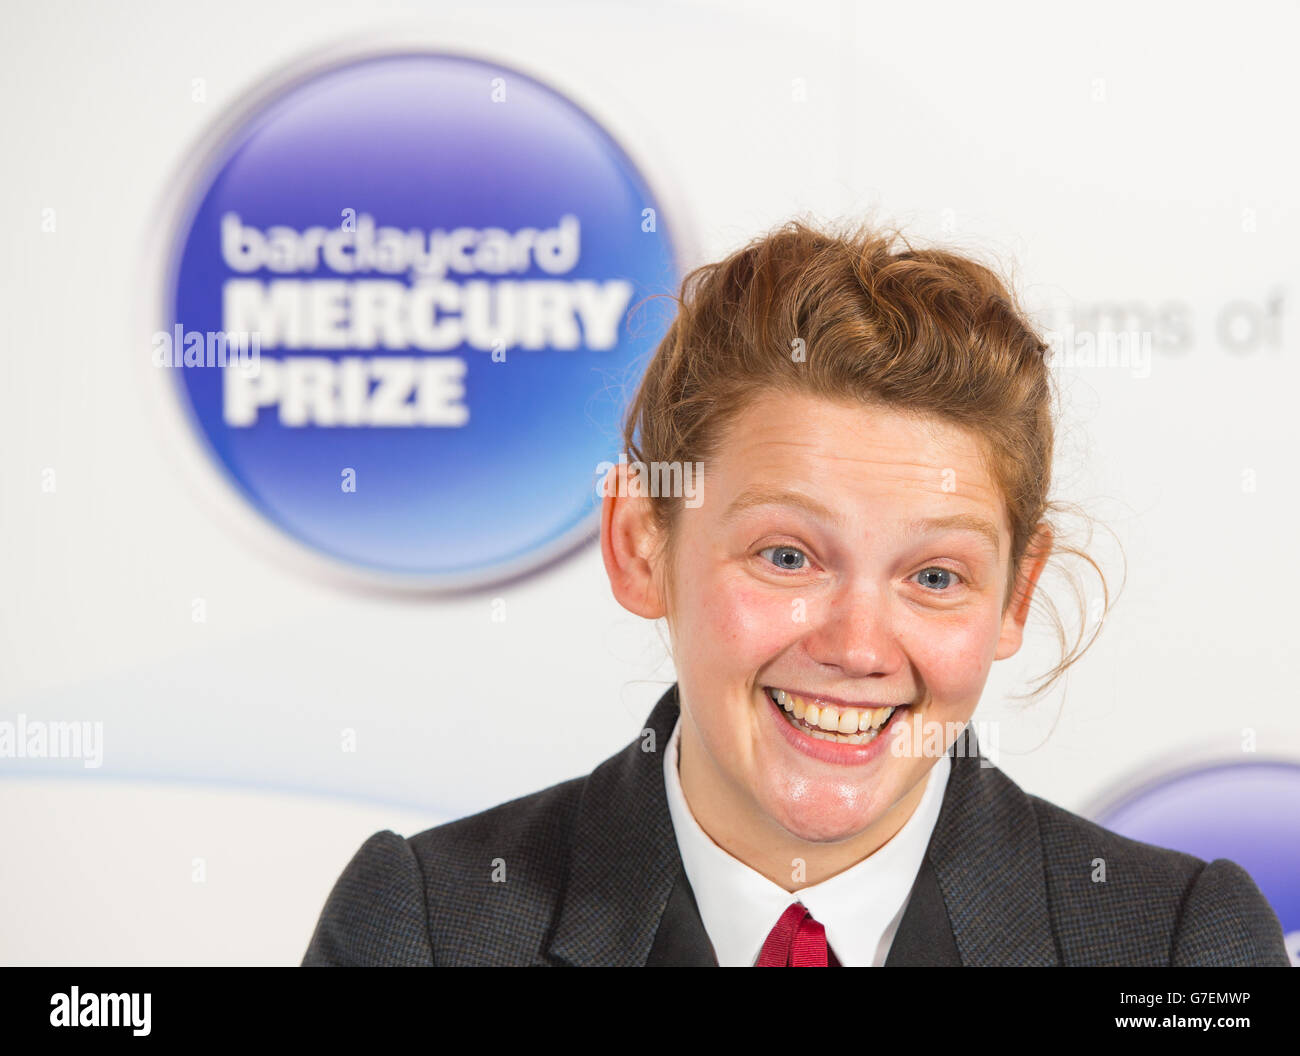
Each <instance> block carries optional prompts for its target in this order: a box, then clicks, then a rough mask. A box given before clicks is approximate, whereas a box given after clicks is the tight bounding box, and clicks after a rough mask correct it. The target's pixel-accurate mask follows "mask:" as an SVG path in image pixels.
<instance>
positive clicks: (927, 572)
mask: <svg viewBox="0 0 1300 1056" xmlns="http://www.w3.org/2000/svg"><path fill="white" fill-rule="evenodd" d="M936 574H937V575H940V576H957V573H956V572H952V571H950V570H949V569H946V568H939V567H937V566H936V567H933V568H923V569H922V570H921V571H920V572H918V573H917V575H918V576H930V577H933V576H934V575H936ZM957 578H958V579H960V578H961V577H960V576H957ZM945 583H946V581H945V582H944V583H939V584H936V583H935V582H934V580H933V578H931V579H930V581H929V583H928V584H926V585H928V586H943V585H945ZM931 593H934V594H946V593H948V592H947V591H946V590H936V591H931Z"/></svg>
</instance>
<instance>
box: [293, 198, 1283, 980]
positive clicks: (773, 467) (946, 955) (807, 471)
mask: <svg viewBox="0 0 1300 1056" xmlns="http://www.w3.org/2000/svg"><path fill="white" fill-rule="evenodd" d="M896 241H897V236H886V235H883V234H878V233H876V232H873V231H871V230H870V229H867V228H861V229H857V230H853V231H849V232H846V233H827V232H823V231H819V230H816V229H814V228H812V227H810V226H808V225H806V224H804V223H802V222H798V221H794V222H791V223H790V224H787V225H785V226H784V227H783V228H781V229H779V230H777V231H775V232H773V233H771V234H769V235H768V236H766V237H764V238H761V239H758V240H756V241H755V242H753V243H752V244H750V245H749V246H747V247H745V248H744V249H742V250H740V251H738V252H736V253H734V254H732V255H731V256H729V257H728V258H726V259H725V260H722V261H720V262H718V263H715V264H711V265H708V266H706V267H703V268H700V269H697V270H696V271H695V272H693V273H692V274H691V275H690V276H688V277H687V279H686V281H685V283H684V284H683V289H682V296H681V297H680V298H679V313H678V315H677V318H676V320H675V322H674V323H673V326H672V328H671V329H670V330H669V332H668V334H667V335H666V337H665V338H664V340H663V342H662V343H661V345H660V347H659V349H658V351H657V353H656V355H655V357H654V359H653V361H652V362H651V364H650V366H649V368H648V371H647V373H646V375H645V377H644V379H643V380H642V382H641V385H640V389H639V391H638V393H637V395H636V398H635V400H634V402H633V404H632V406H631V408H630V410H629V413H628V417H627V421H626V424H625V435H624V441H625V444H626V447H627V450H628V452H629V454H630V456H632V457H631V459H630V460H627V461H629V463H630V464H628V465H624V464H622V462H621V463H620V465H619V466H616V467H614V468H613V469H611V470H610V472H609V475H608V477H607V478H606V480H605V485H604V495H605V497H604V500H603V503H604V504H603V509H602V521H601V552H602V554H603V557H604V563H605V568H606V570H607V572H608V575H609V581H610V585H611V588H612V589H613V592H614V595H615V597H616V598H617V599H618V601H619V602H620V604H622V605H623V606H624V607H625V608H627V609H628V610H630V611H631V612H634V613H636V614H637V615H639V616H643V617H645V618H646V619H649V620H657V619H659V618H661V617H663V618H665V619H666V621H667V625H668V629H669V634H670V639H671V648H672V658H673V662H674V665H675V668H676V671H677V675H678V680H677V683H676V684H675V685H674V686H672V688H670V689H669V690H668V692H666V693H665V694H664V696H663V697H662V699H661V700H660V701H659V703H658V704H657V705H656V707H655V709H654V711H653V712H652V713H651V715H650V717H649V719H648V720H647V722H646V728H645V730H644V731H643V732H642V735H641V736H640V737H638V738H637V739H636V740H635V741H634V742H633V743H632V744H630V745H629V746H628V747H627V748H625V749H624V750H623V751H621V752H619V753H618V754H617V755H615V756H614V757H612V758H611V759H608V760H607V761H605V762H604V763H603V764H601V765H600V766H598V767H597V768H596V769H595V770H594V771H593V772H592V773H591V774H589V775H588V776H586V777H583V778H578V779H575V780H572V781H567V782H564V783H563V784H559V785H556V786H554V787H552V788H549V789H546V790H544V791H541V792H537V793H535V794H533V795H529V796H525V797H523V798H521V799H517V800H514V801H512V802H509V803H506V804H503V805H501V806H498V807H495V808H493V809H491V810H488V811H485V812H483V813H480V814H477V815H475V816H473V817H469V818H464V819H462V820H460V821H455V822H452V823H450V824H447V825H441V826H438V827H436V828H433V829H429V830H428V831H426V832H422V833H420V834H418V835H416V836H412V837H410V838H403V837H401V836H398V835H396V834H395V833H392V832H380V833H377V834H375V835H374V836H372V837H371V838H370V839H369V840H367V841H366V843H365V844H364V845H363V846H362V847H361V849H360V851H358V853H357V855H356V856H355V857H354V859H353V860H352V862H351V863H350V864H349V865H348V866H347V868H346V869H345V870H344V872H343V874H342V876H341V877H340V878H339V880H338V883H337V884H336V886H335V888H334V890H333V892H332V894H331V895H330V898H329V901H328V903H327V904H326V906H325V908H324V911H323V912H322V914H321V917H320V921H319V924H318V925H317V928H316V931H315V934H314V935H313V937H312V939H311V943H310V946H309V948H308V950H307V953H306V956H305V958H304V961H303V963H304V964H306V965H345V964H346V965H351V964H373V965H378V964H388V965H429V964H438V965H473V964H498V965H507V964H525V965H526V964H537V965H547V964H571V965H714V964H721V965H742V966H751V965H758V966H786V965H793V966H826V967H834V966H838V965H848V966H855V965H918V964H949V965H1193V964H1196V965H1211V964H1213V965H1245V964H1260V965H1264V964H1276V965H1279V966H1282V965H1286V964H1287V963H1288V962H1287V956H1286V952H1285V949H1284V945H1283V938H1282V931H1281V926H1280V924H1279V922H1278V919H1277V917H1276V916H1275V915H1274V913H1273V912H1272V910H1271V908H1270V907H1269V905H1268V903H1267V902H1266V901H1265V900H1264V898H1263V896H1262V895H1261V894H1260V892H1259V890H1258V888H1257V887H1256V886H1255V884H1254V883H1253V882H1252V881H1251V879H1250V877H1249V876H1248V875H1247V873H1246V872H1245V871H1244V870H1242V869H1241V868H1240V867H1239V866H1237V865H1235V864H1234V863H1232V862H1230V861H1227V860H1224V859H1219V860H1216V861H1213V862H1210V863H1206V862H1204V861H1202V860H1200V859H1197V858H1194V857H1191V856H1190V855H1186V854H1182V853H1178V852H1176V851H1172V850H1165V849H1162V848H1158V847H1153V846H1150V845H1147V844H1142V843H1137V842H1135V841H1133V840H1129V839H1125V838H1123V837H1121V836H1118V835H1116V834H1115V833H1112V832H1109V831H1107V830H1105V829H1103V828H1100V827H1099V826H1097V825H1094V824H1092V823H1090V822H1088V821H1086V820H1085V819H1083V818H1081V817H1078V816H1076V815H1074V814H1071V813H1069V812H1067V811H1065V810H1062V809H1060V808H1059V807H1056V806H1053V805H1052V804H1050V803H1047V802H1045V801H1044V800H1042V799H1039V798H1037V797H1035V796H1031V795H1028V794H1027V793H1025V792H1023V791H1021V789H1020V788H1019V787H1017V785H1016V784H1015V783H1013V782H1012V781H1011V780H1009V779H1008V778H1007V777H1006V776H1005V775H1003V774H1002V773H1001V772H1000V771H999V770H998V769H997V768H996V767H995V766H992V765H990V764H989V761H988V760H987V759H986V758H984V757H982V756H981V755H980V754H979V750H978V745H977V743H976V740H975V738H974V736H973V731H972V730H971V729H970V728H969V727H968V726H967V725H966V724H967V723H968V722H969V720H970V718H971V715H972V713H973V712H974V710H975V707H976V704H977V703H978V702H979V698H980V694H981V692H982V691H983V688H984V685H985V682H986V680H987V678H988V674H989V670H990V667H991V665H992V663H993V661H994V660H1000V659H1004V658H1006V657H1009V656H1011V655H1013V654H1014V653H1015V652H1016V651H1017V650H1018V649H1019V648H1020V644H1021V637H1022V633H1023V629H1024V626H1025V621H1026V618H1027V616H1028V612H1029V607H1030V603H1031V601H1032V599H1033V597H1034V592H1035V588H1036V585H1037V583H1038V580H1039V576H1040V574H1041V573H1042V571H1043V569H1044V567H1045V565H1046V563H1047V561H1048V560H1049V558H1050V557H1051V556H1052V555H1053V554H1054V553H1060V552H1062V551H1065V550H1068V549H1069V548H1066V547H1063V546H1062V545H1061V544H1060V543H1059V541H1057V540H1055V538H1054V533H1053V529H1052V525H1051V522H1050V519H1049V517H1048V513H1049V512H1050V511H1051V510H1053V509H1055V508H1056V507H1055V504H1050V503H1049V502H1048V487H1049V482H1050V476H1051V468H1052V450H1053V431H1054V426H1053V416H1052V408H1051V395H1052V390H1051V385H1050V374H1049V370H1048V366H1047V364H1046V363H1045V362H1044V352H1045V350H1046V346H1045V345H1044V343H1043V341H1042V340H1041V338H1040V337H1039V335H1038V334H1036V333H1035V331H1034V329H1033V327H1032V326H1031V325H1030V324H1029V322H1028V321H1027V320H1026V318H1025V317H1024V315H1023V314H1022V313H1021V312H1020V311H1019V309H1018V308H1017V307H1016V306H1015V304H1014V301H1013V299H1012V296H1011V294H1010V293H1009V292H1008V290H1007V289H1006V288H1005V287H1004V286H1003V284H1002V283H1001V281H1000V280H999V279H998V278H997V277H996V276H995V275H994V274H993V273H992V272H991V271H989V270H987V269H986V268H984V267H983V266H981V265H980V264H977V263H975V262H973V261H971V260H968V259H965V258H964V257H962V256H959V255H956V254H954V253H951V252H945V251H938V250H925V251H917V250H912V249H910V248H907V249H904V250H899V249H898V248H897V247H896V244H895V243H896ZM656 466H657V467H658V468H659V469H660V470H664V469H665V468H667V470H669V471H673V472H675V473H676V474H677V475H676V476H674V475H673V472H668V473H661V476H660V479H661V480H674V479H675V480H681V479H683V477H682V476H681V471H682V470H683V469H686V468H689V467H694V466H700V467H702V476H701V477H700V478H699V481H698V482H697V483H702V485H703V487H702V492H701V493H700V494H698V495H697V497H696V499H694V500H692V501H689V502H688V501H685V500H684V497H683V495H682V494H680V493H678V494H675V495H673V494H663V493H662V491H661V490H660V489H650V488H647V487H645V486H644V485H645V484H646V480H645V479H644V478H640V477H639V475H638V473H636V472H634V469H636V468H645V467H656ZM638 485H641V486H638ZM701 499H702V501H700V500H701ZM1084 556H1086V555H1084ZM1062 640H1063V641H1064V638H1063V639H1062ZM1078 644H1079V643H1078V642H1076V644H1075V650H1074V651H1073V652H1072V653H1071V654H1069V655H1067V656H1065V657H1063V659H1062V662H1061V664H1060V665H1059V666H1058V667H1057V668H1056V670H1055V671H1053V672H1051V673H1050V674H1049V677H1048V678H1047V679H1046V683H1045V685H1044V686H1042V687H1040V689H1041V688H1046V686H1047V685H1050V684H1051V683H1052V682H1053V681H1055V679H1056V678H1058V677H1059V676H1060V675H1061V673H1062V672H1063V671H1064V670H1065V669H1066V668H1067V667H1068V666H1069V665H1070V664H1071V663H1073V662H1074V661H1075V660H1076V659H1077V658H1078V656H1079V655H1081V653H1082V651H1083V650H1082V649H1079V648H1078ZM1088 644H1091V641H1089V643H1088ZM1083 648H1084V649H1086V648H1087V646H1086V645H1085V646H1084V647H1083Z"/></svg>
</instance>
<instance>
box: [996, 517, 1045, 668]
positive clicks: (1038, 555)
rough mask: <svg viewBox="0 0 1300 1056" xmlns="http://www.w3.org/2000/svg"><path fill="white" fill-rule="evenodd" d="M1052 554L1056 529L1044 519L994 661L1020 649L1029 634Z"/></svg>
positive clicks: (1022, 569)
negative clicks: (1028, 624) (1033, 604)
mask: <svg viewBox="0 0 1300 1056" xmlns="http://www.w3.org/2000/svg"><path fill="white" fill-rule="evenodd" d="M1051 553H1052V529H1051V528H1050V527H1049V526H1048V525H1047V523H1046V522H1043V523H1042V524H1040V525H1039V526H1038V531H1036V532H1035V533H1034V536H1033V538H1032V539H1030V541H1029V546H1028V547H1027V548H1026V550H1025V556H1024V557H1022V558H1021V559H1020V576H1019V577H1018V580H1017V583H1016V593H1015V596H1014V597H1013V598H1012V599H1011V604H1010V605H1008V606H1007V611H1006V613H1005V614H1004V615H1003V617H1002V635H1001V637H999V638H998V650H997V653H996V654H994V657H993V659H994V660H1005V659H1006V658H1007V657H1009V656H1013V655H1015V654H1016V653H1017V652H1019V650H1020V646H1021V643H1022V642H1023V641H1024V637H1025V621H1026V620H1027V619H1028V618H1029V603H1030V602H1031V601H1032V600H1033V597H1034V590H1035V588H1036V587H1037V586H1038V577H1039V576H1041V575H1042V574H1043V569H1044V568H1046V567H1047V559H1048V557H1049V556H1050V555H1051Z"/></svg>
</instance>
